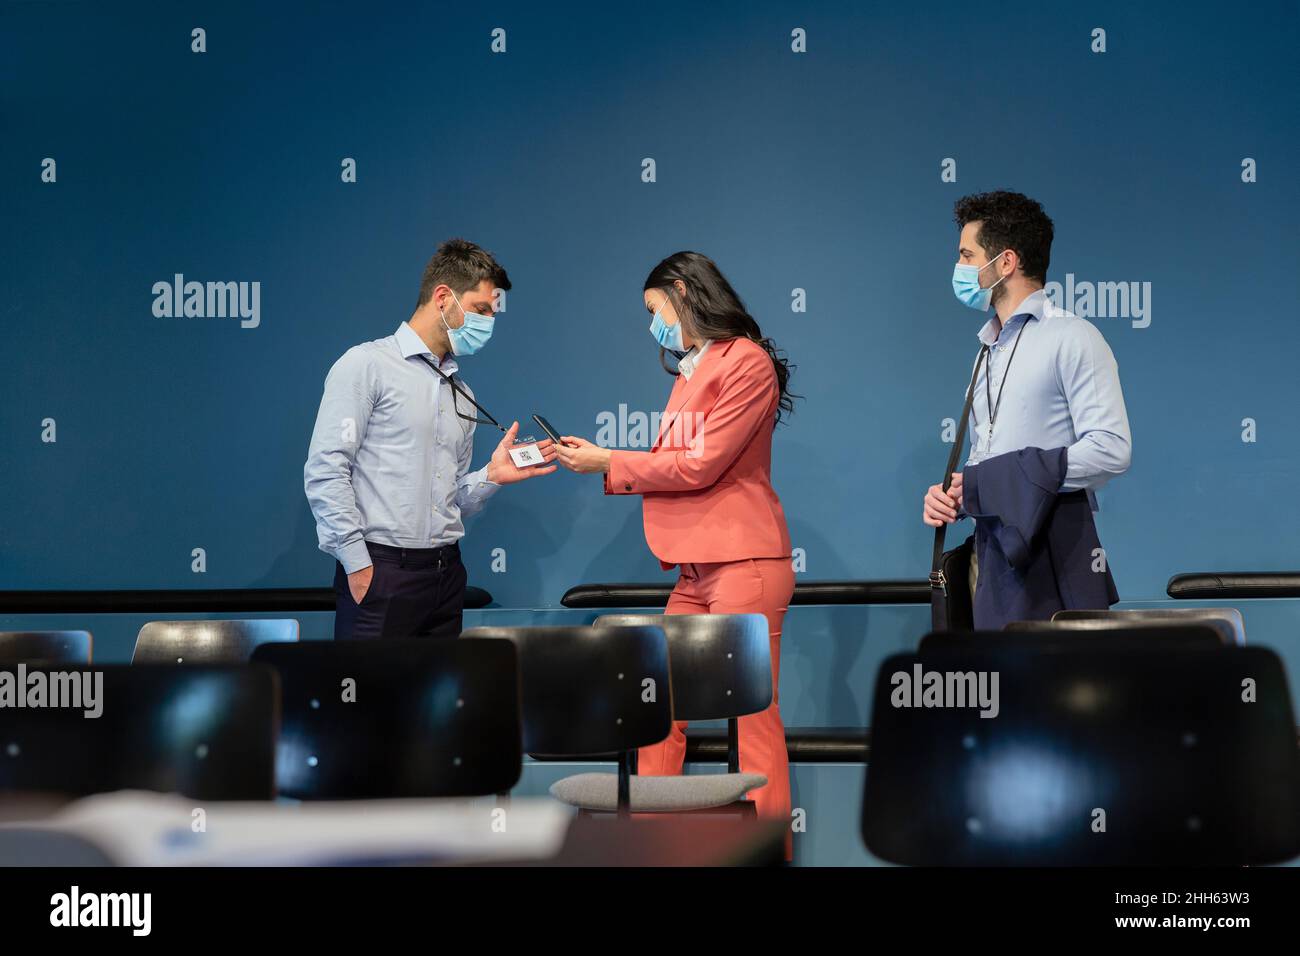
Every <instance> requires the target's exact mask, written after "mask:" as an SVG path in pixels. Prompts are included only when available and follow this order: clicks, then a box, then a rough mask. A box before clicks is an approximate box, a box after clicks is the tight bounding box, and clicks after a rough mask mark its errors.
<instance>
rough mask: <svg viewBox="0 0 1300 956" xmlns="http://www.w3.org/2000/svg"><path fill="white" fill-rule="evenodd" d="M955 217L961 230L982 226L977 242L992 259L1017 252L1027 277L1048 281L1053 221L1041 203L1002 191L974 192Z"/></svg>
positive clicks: (959, 204) (955, 210)
mask: <svg viewBox="0 0 1300 956" xmlns="http://www.w3.org/2000/svg"><path fill="white" fill-rule="evenodd" d="M953 218H954V219H956V220H957V228H959V229H960V228H962V227H963V226H965V225H966V224H967V223H968V222H978V223H979V224H980V228H979V235H978V236H977V237H976V239H977V241H978V242H979V244H980V248H982V249H983V250H984V251H985V252H987V253H988V254H989V255H990V256H996V255H998V254H999V253H1001V252H1002V251H1003V250H1005V249H1014V250H1015V253H1016V255H1017V256H1019V257H1020V268H1021V271H1023V272H1024V274H1025V278H1027V279H1033V280H1035V281H1037V282H1046V281H1047V266H1048V264H1049V263H1050V262H1051V260H1052V220H1051V219H1049V218H1047V213H1045V212H1043V207H1042V206H1041V205H1039V203H1038V202H1036V201H1035V200H1033V199H1030V198H1029V197H1028V196H1026V195H1024V194H1022V193H1013V192H1008V191H1007V190H1003V189H999V190H997V191H995V192H990V193H975V194H974V195H971V196H963V197H962V198H961V199H958V200H957V203H956V205H955V206H954V207H953Z"/></svg>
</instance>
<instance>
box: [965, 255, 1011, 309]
mask: <svg viewBox="0 0 1300 956" xmlns="http://www.w3.org/2000/svg"><path fill="white" fill-rule="evenodd" d="M1005 252H1006V250H1005V249H1003V250H1002V252H999V253H998V254H997V255H996V256H994V257H993V258H992V259H990V260H989V261H988V262H986V263H984V265H982V266H968V265H963V264H962V263H960V262H959V263H957V264H956V265H955V266H953V267H952V291H953V294H954V295H956V296H957V301H958V302H960V303H961V304H962V305H968V306H970V307H971V308H972V309H978V310H979V311H981V312H987V311H988V310H989V300H990V299H991V298H992V296H993V290H994V289H996V288H997V287H998V285H999V283H1001V282H1002V279H1005V278H1006V276H1003V277H1002V279H999V280H998V281H997V282H995V283H993V284H992V285H991V286H989V287H988V288H987V289H982V288H980V273H981V272H983V271H984V270H985V269H987V268H988V267H989V266H991V265H993V263H995V262H997V261H998V260H999V259H1001V258H1002V255H1003V253H1005Z"/></svg>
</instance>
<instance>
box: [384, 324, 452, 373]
mask: <svg viewBox="0 0 1300 956" xmlns="http://www.w3.org/2000/svg"><path fill="white" fill-rule="evenodd" d="M393 338H395V339H397V347H398V348H399V349H401V352H402V358H404V359H409V358H411V357H412V356H415V355H427V356H429V358H431V359H433V361H434V364H436V365H437V366H438V368H439V369H441V370H442V371H443V372H445V373H446V374H447V375H451V374H452V373H453V372H455V371H456V369H457V368H459V366H458V365H457V364H456V359H455V357H454V356H452V355H451V354H450V353H449V354H447V355H446V356H444V357H443V360H442V361H441V362H438V360H437V359H436V358H434V356H433V352H432V351H431V350H430V349H429V346H427V345H425V344H424V339H422V338H420V336H419V335H418V334H416V331H415V329H413V328H411V323H409V322H403V323H402V324H401V325H399V326H398V327H397V331H396V332H395V333H394V334H393Z"/></svg>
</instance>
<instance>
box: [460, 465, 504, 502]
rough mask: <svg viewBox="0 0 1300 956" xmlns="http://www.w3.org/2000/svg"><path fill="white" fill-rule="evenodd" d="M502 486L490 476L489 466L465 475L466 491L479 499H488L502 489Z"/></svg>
mask: <svg viewBox="0 0 1300 956" xmlns="http://www.w3.org/2000/svg"><path fill="white" fill-rule="evenodd" d="M500 488H501V486H500V485H499V484H497V483H496V482H495V481H493V480H492V479H491V478H489V477H488V466H487V465H484V466H483V467H482V468H480V469H479V470H478V471H474V472H471V473H470V474H468V475H466V476H465V493H466V494H468V495H469V496H470V497H471V498H474V499H476V500H478V501H486V500H487V499H488V498H490V497H492V496H493V495H494V494H496V493H497V491H498V490H500Z"/></svg>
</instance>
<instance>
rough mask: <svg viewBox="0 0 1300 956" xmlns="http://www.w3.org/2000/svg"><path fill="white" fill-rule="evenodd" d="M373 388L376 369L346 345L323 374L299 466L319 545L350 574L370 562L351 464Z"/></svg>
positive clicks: (363, 430)
mask: <svg viewBox="0 0 1300 956" xmlns="http://www.w3.org/2000/svg"><path fill="white" fill-rule="evenodd" d="M376 386H377V382H376V376H375V371H374V368H373V366H372V365H371V363H370V362H369V361H368V358H367V356H366V354H365V352H364V351H362V350H361V349H359V348H355V349H349V350H348V352H347V353H345V354H344V355H343V357H342V358H340V359H339V360H338V361H337V362H335V363H334V367H333V368H331V369H330V371H329V375H327V376H326V378H325V390H324V393H323V394H322V396H321V401H320V408H319V409H318V410H317V412H316V426H315V428H314V429H313V430H312V435H311V445H310V447H309V448H308V450H307V463H306V464H305V465H304V466H303V487H304V489H305V491H306V492H307V501H308V503H309V504H310V505H311V511H312V514H313V515H315V517H316V537H317V538H318V540H319V542H320V549H321V550H322V551H324V552H326V553H327V554H332V555H333V556H334V557H335V558H336V559H337V560H338V562H339V563H340V564H341V565H343V570H344V571H346V572H347V573H348V574H351V573H352V572H354V571H360V570H362V569H363V568H368V567H370V563H371V562H370V552H369V551H367V550H366V542H365V539H364V538H363V537H362V535H363V532H364V529H363V528H362V525H361V513H360V512H359V511H358V510H357V499H356V495H355V493H354V491H353V488H352V468H353V466H354V465H355V464H356V460H357V449H358V448H360V447H361V442H362V440H364V438H365V437H366V426H367V424H368V423H369V421H370V412H371V410H372V409H373V408H374V405H375V395H376Z"/></svg>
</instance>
